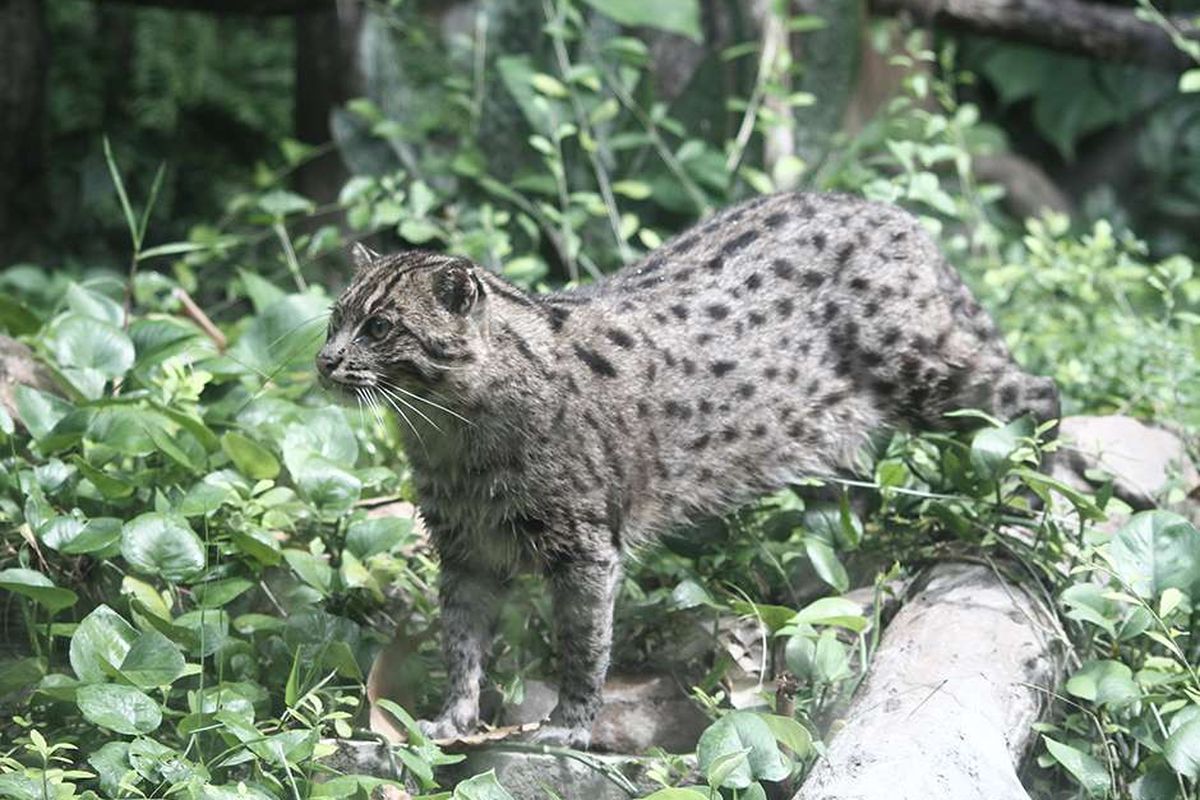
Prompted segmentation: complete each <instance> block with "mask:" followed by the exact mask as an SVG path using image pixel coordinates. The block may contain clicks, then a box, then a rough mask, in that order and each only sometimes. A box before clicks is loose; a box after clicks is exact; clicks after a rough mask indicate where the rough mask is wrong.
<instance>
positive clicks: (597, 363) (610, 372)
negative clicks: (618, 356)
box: [575, 342, 617, 378]
mask: <svg viewBox="0 0 1200 800" xmlns="http://www.w3.org/2000/svg"><path fill="white" fill-rule="evenodd" d="M575 355H576V356H578V357H579V360H580V361H582V362H583V363H584V364H587V365H588V369H590V370H591V371H592V372H594V373H596V374H597V375H600V376H601V377H604V378H615V377H617V370H616V368H614V367H613V365H612V362H611V361H609V360H608V359H607V358H605V357H604V356H602V355H600V354H599V353H597V352H596V351H595V350H592V349H590V348H587V347H584V346H583V345H581V344H579V343H578V342H576V343H575Z"/></svg>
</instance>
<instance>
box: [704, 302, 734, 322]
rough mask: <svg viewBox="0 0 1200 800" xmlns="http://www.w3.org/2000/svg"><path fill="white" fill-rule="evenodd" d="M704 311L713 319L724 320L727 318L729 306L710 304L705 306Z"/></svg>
mask: <svg viewBox="0 0 1200 800" xmlns="http://www.w3.org/2000/svg"><path fill="white" fill-rule="evenodd" d="M704 310H705V312H707V314H708V316H710V317H712V318H713V319H725V318H726V317H728V316H729V306H727V305H724V304H722V303H712V304H710V305H707V306H705V307H704Z"/></svg>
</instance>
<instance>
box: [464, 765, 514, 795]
mask: <svg viewBox="0 0 1200 800" xmlns="http://www.w3.org/2000/svg"><path fill="white" fill-rule="evenodd" d="M452 798H453V800H513V796H512V795H511V794H509V793H508V790H507V789H505V788H504V787H503V786H501V785H500V781H499V780H497V779H496V770H494V769H489V770H488V771H487V772H485V773H483V774H482V775H476V776H475V777H473V778H467V779H466V780H465V781H461V782H460V783H459V784H458V785H457V786H455V787H454V794H453V795H452Z"/></svg>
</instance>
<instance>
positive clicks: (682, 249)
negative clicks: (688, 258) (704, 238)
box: [671, 233, 699, 253]
mask: <svg viewBox="0 0 1200 800" xmlns="http://www.w3.org/2000/svg"><path fill="white" fill-rule="evenodd" d="M698 239H699V237H697V236H696V234H694V233H693V234H689V235H688V236H685V237H683V238H682V239H680V240H679V241H678V242H676V243H675V246H674V247H672V248H671V249H672V251H674V252H676V253H686V252H687V251H688V250H691V249H692V248H693V247H695V246H696V242H697V241H698Z"/></svg>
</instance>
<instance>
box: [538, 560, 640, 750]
mask: <svg viewBox="0 0 1200 800" xmlns="http://www.w3.org/2000/svg"><path fill="white" fill-rule="evenodd" d="M549 578H550V586H551V592H552V593H553V597H554V624H555V630H556V633H557V638H558V647H559V652H560V661H561V664H562V667H561V675H560V684H561V688H560V689H559V693H558V706H557V707H555V709H554V711H553V712H551V714H550V719H549V721H548V722H547V723H545V724H544V725H543V726H542V727H541V728H540V729H539V730H538V731H537V733H535V734H534V736H533V740H534V741H537V742H541V743H543V744H555V745H564V746H567V747H577V748H580V749H586V748H587V747H588V745H589V744H590V743H591V737H592V723H593V722H595V721H596V714H597V712H599V710H600V705H601V702H602V693H603V689H604V678H605V675H606V674H607V673H608V659H609V653H610V651H611V649H612V619H613V602H614V601H615V599H616V594H617V584H618V582H619V581H620V578H621V562H620V556H619V554H618V553H616V552H613V553H612V554H611V555H610V556H605V557H602V558H600V559H598V560H582V559H581V560H576V561H570V562H567V563H560V564H556V565H554V566H553V567H551V568H550V570H549Z"/></svg>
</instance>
